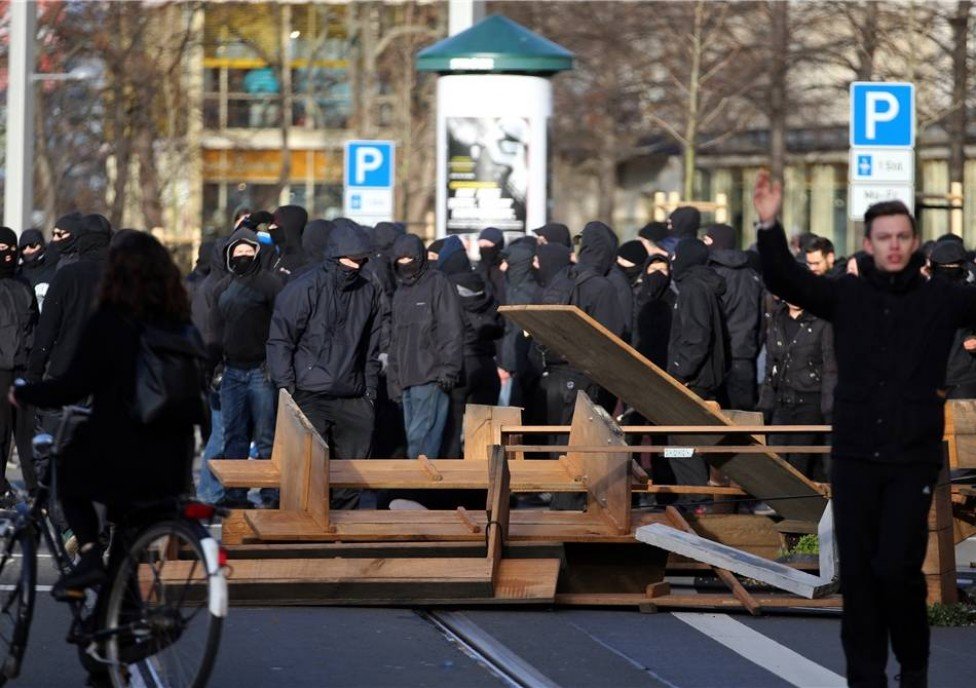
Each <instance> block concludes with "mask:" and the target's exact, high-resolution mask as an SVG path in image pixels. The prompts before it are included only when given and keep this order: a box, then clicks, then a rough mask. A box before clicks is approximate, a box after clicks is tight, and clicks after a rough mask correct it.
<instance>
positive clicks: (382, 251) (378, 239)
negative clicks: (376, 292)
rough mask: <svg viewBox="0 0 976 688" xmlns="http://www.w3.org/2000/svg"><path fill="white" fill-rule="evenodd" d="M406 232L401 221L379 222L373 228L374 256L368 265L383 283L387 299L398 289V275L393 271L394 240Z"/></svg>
mask: <svg viewBox="0 0 976 688" xmlns="http://www.w3.org/2000/svg"><path fill="white" fill-rule="evenodd" d="M404 234H406V228H405V227H404V226H403V224H402V223H399V222H378V223H377V224H376V227H374V228H373V240H374V246H373V257H372V258H370V261H369V263H368V265H370V266H371V270H372V271H373V273H374V274H375V275H376V277H377V278H378V279H379V280H380V283H382V285H383V291H384V292H385V293H386V297H387V299H392V298H393V292H394V291H396V275H395V274H394V272H393V258H392V256H393V242H395V241H396V240H397V238H398V237H401V236H403V235H404Z"/></svg>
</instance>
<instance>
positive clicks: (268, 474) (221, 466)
mask: <svg viewBox="0 0 976 688" xmlns="http://www.w3.org/2000/svg"><path fill="white" fill-rule="evenodd" d="M209 466H210V472H211V473H213V475H214V477H215V478H217V480H219V481H220V484H221V485H223V486H224V487H278V486H279V485H281V471H279V470H278V467H277V466H275V465H274V464H273V463H272V462H271V461H264V460H251V459H245V460H238V461H232V460H229V459H215V460H213V461H211V462H210V463H209Z"/></svg>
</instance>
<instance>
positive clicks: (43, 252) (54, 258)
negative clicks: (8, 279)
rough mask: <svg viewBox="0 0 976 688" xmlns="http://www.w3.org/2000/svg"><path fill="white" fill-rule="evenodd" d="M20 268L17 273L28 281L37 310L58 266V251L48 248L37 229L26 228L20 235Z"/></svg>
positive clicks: (41, 305) (41, 307) (40, 307)
mask: <svg viewBox="0 0 976 688" xmlns="http://www.w3.org/2000/svg"><path fill="white" fill-rule="evenodd" d="M18 248H19V250H20V268H19V270H18V274H19V275H20V276H21V277H23V278H24V279H25V280H27V282H29V283H30V285H31V289H33V290H34V297H35V298H36V299H37V310H38V311H41V310H43V308H44V296H45V295H46V294H47V290H48V288H50V286H51V280H52V279H54V273H55V271H56V270H57V267H58V252H57V249H56V248H49V247H48V246H47V244H46V242H45V241H44V235H43V234H41V232H40V230H38V229H27V230H24V233H23V234H21V235H20V243H19V245H18Z"/></svg>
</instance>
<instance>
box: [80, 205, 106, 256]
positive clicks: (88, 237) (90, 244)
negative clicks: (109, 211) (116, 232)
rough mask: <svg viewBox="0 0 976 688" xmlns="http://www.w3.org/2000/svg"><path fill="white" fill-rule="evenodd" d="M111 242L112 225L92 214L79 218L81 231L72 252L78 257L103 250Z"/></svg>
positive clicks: (102, 217) (99, 216)
mask: <svg viewBox="0 0 976 688" xmlns="http://www.w3.org/2000/svg"><path fill="white" fill-rule="evenodd" d="M111 240H112V224H111V223H110V222H109V221H108V218H106V217H105V216H104V215H99V214H98V213H92V214H91V215H85V216H84V217H83V218H81V231H80V232H79V233H78V238H77V240H76V241H75V243H74V251H75V252H76V253H77V254H78V255H80V256H86V255H91V254H94V253H98V252H100V251H102V250H104V249H105V248H106V247H107V246H108V244H109V242H110V241H111Z"/></svg>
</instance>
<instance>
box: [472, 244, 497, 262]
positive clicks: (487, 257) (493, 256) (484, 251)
mask: <svg viewBox="0 0 976 688" xmlns="http://www.w3.org/2000/svg"><path fill="white" fill-rule="evenodd" d="M478 252H479V253H480V254H481V262H482V263H484V264H485V265H498V263H499V260H498V258H499V257H500V255H501V252H502V250H501V249H500V248H499V247H498V246H482V247H481V248H479V249H478Z"/></svg>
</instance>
